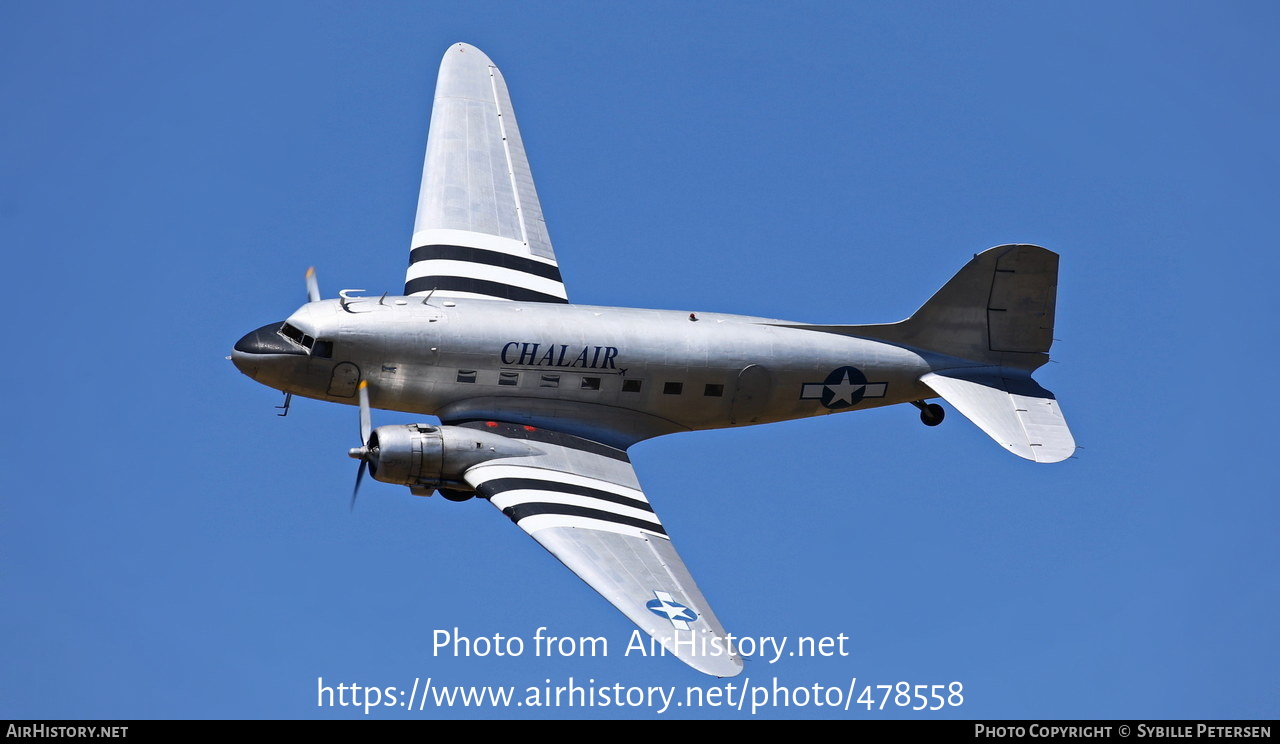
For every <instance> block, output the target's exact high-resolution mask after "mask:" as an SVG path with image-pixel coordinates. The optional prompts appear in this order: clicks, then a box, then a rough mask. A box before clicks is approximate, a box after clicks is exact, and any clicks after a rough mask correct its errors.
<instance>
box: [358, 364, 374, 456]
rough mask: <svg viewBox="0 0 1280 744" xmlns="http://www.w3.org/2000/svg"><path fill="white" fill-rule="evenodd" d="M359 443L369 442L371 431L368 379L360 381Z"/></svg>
mask: <svg viewBox="0 0 1280 744" xmlns="http://www.w3.org/2000/svg"><path fill="white" fill-rule="evenodd" d="M359 392H360V444H362V445H368V444H369V435H370V434H371V433H372V432H373V424H372V423H371V421H370V415H369V381H368V380H361V381H360V387H359Z"/></svg>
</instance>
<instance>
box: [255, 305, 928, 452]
mask: <svg viewBox="0 0 1280 744" xmlns="http://www.w3.org/2000/svg"><path fill="white" fill-rule="evenodd" d="M783 323H784V322H783V321H778V320H770V319H765V318H753V317H745V316H737V315H723V314H712V313H697V314H695V315H690V314H689V313H687V312H677V311H665V310H640V309H631V308H617V307H592V306H583V305H567V304H551V303H520V302H506V301H499V300H484V299H464V298H455V299H435V300H429V301H428V302H427V303H424V302H423V301H422V298H420V297H384V298H382V299H378V298H365V297H362V298H359V299H355V300H337V299H335V300H324V301H320V302H312V303H308V304H306V305H304V306H303V307H302V308H300V309H299V310H298V311H297V312H296V313H294V314H293V315H292V316H291V317H290V318H289V319H288V321H286V325H285V326H284V327H285V328H286V329H288V330H287V334H285V335H291V336H293V337H294V338H295V339H296V342H291V341H289V340H287V339H286V338H285V337H284V336H283V335H280V334H275V335H276V336H277V337H276V338H272V335H273V331H272V329H271V327H270V326H265V327H264V328H263V329H259V331H256V332H255V334H258V335H257V336H256V337H255V335H254V334H249V335H248V336H246V337H245V338H244V339H241V342H240V343H238V344H237V345H236V351H235V353H234V354H233V358H234V359H235V361H236V364H237V365H238V366H239V367H240V368H241V369H242V370H243V371H244V372H245V373H246V374H249V375H250V376H251V377H254V378H255V379H257V380H258V381H260V382H262V383H264V384H267V385H270V386H271V387H274V388H277V389H279V390H282V391H285V392H289V393H293V394H294V395H299V396H305V397H309V398H317V399H320V400H327V401H332V402H337V403H346V404H350V405H354V404H355V403H356V397H355V390H356V388H355V386H356V384H357V383H358V382H359V381H360V380H368V381H369V387H370V393H371V401H372V404H373V406H374V407H377V408H386V409H392V410H397V411H406V412H410V413H422V414H430V415H436V416H439V417H440V418H442V419H443V420H445V421H463V420H476V419H486V418H498V419H501V420H504V421H509V422H513V423H528V424H531V425H538V426H554V427H555V428H558V429H559V430H562V431H566V432H568V433H573V434H577V435H580V436H587V437H595V438H597V440H599V441H608V442H610V443H613V444H615V445H617V446H626V445H627V444H630V443H631V442H634V441H638V440H640V439H644V438H648V437H652V436H658V435H660V434H667V433H671V432H676V431H688V430H697V429H715V428H722V427H729V426H744V425H748V424H757V423H765V422H769V421H782V420H788V419H796V418H806V417H810V416H817V415H822V414H827V413H835V412H839V411H844V410H860V409H865V408H873V407H877V406H882V405H892V404H896V403H903V402H906V401H912V400H918V399H921V398H927V397H933V395H934V393H932V391H930V390H929V389H928V388H926V387H924V386H923V385H922V384H920V383H919V378H920V377H921V375H923V374H924V373H926V372H928V371H929V369H930V365H929V363H928V361H927V360H926V359H925V358H924V357H922V356H921V355H920V354H917V353H915V352H913V351H911V350H908V349H905V348H902V347H899V346H894V345H891V344H885V343H881V342H876V341H870V340H866V339H861V338H854V337H849V336H842V335H836V334H830V333H823V332H819V331H810V330H803V329H797V328H788V327H781V325H782V324H783ZM255 339H256V340H255ZM268 342H269V343H268ZM255 344H256V346H255ZM264 344H266V345H264ZM255 350H256V351H255ZM281 351H284V352H286V353H272V352H281Z"/></svg>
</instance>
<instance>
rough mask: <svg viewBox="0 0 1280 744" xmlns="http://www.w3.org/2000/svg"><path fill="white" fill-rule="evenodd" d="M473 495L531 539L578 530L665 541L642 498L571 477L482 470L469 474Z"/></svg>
mask: <svg viewBox="0 0 1280 744" xmlns="http://www.w3.org/2000/svg"><path fill="white" fill-rule="evenodd" d="M472 472H473V473H474V474H475V476H477V478H478V479H479V478H482V479H483V480H477V482H476V492H477V493H478V494H480V496H482V497H484V498H486V499H488V500H489V501H490V502H491V503H492V504H493V505H494V506H496V507H498V508H499V509H501V510H502V513H503V514H505V515H507V517H508V518H509V519H510V520H511V521H513V522H515V523H516V524H518V525H520V528H521V529H523V530H524V531H525V532H528V533H530V534H533V533H534V532H537V531H538V530H541V529H546V528H548V527H578V528H583V529H593V530H603V531H606V532H617V533H620V534H624V535H632V536H637V537H640V536H643V535H644V534H645V533H648V534H652V535H660V536H663V537H666V535H667V531H666V530H665V529H663V527H662V523H661V522H660V521H659V520H658V515H657V514H654V512H653V508H652V507H651V506H649V501H648V499H646V498H645V496H644V492H643V491H640V490H637V489H634V488H628V487H626V486H620V485H618V484H616V483H610V482H608V481H604V480H600V479H598V478H592V477H589V476H585V475H578V474H575V473H565V472H559V471H552V470H544V469H542V468H531V467H525V466H519V465H492V466H482V467H480V468H477V469H475V470H474V471H472Z"/></svg>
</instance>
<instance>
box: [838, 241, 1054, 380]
mask: <svg viewBox="0 0 1280 744" xmlns="http://www.w3.org/2000/svg"><path fill="white" fill-rule="evenodd" d="M1057 297H1058V254H1056V253H1054V252H1053V251H1048V250H1045V249H1044V248H1041V247H1039V246H1035V245H1002V246H999V247H997V248H992V249H990V250H987V251H983V252H982V253H979V254H978V255H976V256H974V257H973V260H971V261H970V262H969V263H968V264H966V265H965V267H964V268H963V269H960V271H959V272H958V273H957V274H956V275H955V276H953V277H952V278H951V281H949V282H947V283H946V284H945V285H943V287H942V289H940V290H938V291H937V292H936V293H934V295H933V297H930V298H929V301H928V302H926V303H924V305H922V306H921V307H920V309H919V310H917V311H916V312H915V314H914V315H912V316H911V317H910V318H907V319H906V320H904V321H901V322H898V323H889V324H884V325H863V326H842V331H841V332H842V333H844V334H846V335H850V336H862V337H864V338H871V339H876V340H879V341H888V342H889V343H892V344H898V345H901V346H912V347H915V348H918V349H922V350H927V351H932V352H937V353H941V354H946V355H948V356H953V357H960V358H961V359H967V360H971V361H975V362H980V363H982V364H990V365H997V366H1002V367H1015V368H1018V369H1024V370H1027V371H1028V372H1030V371H1031V370H1034V369H1036V368H1037V367H1039V366H1040V365H1042V364H1044V363H1045V362H1047V361H1049V356H1048V351H1049V347H1050V346H1051V345H1052V344H1053V313H1054V306H1055V305H1056V304H1057Z"/></svg>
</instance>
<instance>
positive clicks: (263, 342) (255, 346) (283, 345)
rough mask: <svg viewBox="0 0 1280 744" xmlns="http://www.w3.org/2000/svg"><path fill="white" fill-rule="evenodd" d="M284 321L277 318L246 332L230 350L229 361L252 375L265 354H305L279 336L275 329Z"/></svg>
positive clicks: (278, 328)
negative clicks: (272, 321)
mask: <svg viewBox="0 0 1280 744" xmlns="http://www.w3.org/2000/svg"><path fill="white" fill-rule="evenodd" d="M283 323H284V321H282V320H278V321H276V322H274V323H268V324H266V325H264V326H263V327H261V328H259V329H257V330H254V331H250V332H248V333H246V334H245V335H244V336H243V337H242V338H241V339H240V340H239V341H237V342H236V345H235V347H234V348H233V349H232V350H231V362H232V364H234V365H236V368H237V369H239V370H240V371H241V372H243V373H245V374H246V375H249V376H250V377H253V376H254V373H255V372H256V371H257V369H258V363H259V362H260V361H261V358H262V357H263V356H265V355H278V354H290V355H297V356H306V355H307V354H306V352H305V351H303V350H302V349H300V348H298V347H297V346H295V345H293V344H291V343H289V342H288V341H286V340H284V339H283V338H281V337H280V334H279V333H276V331H278V330H280V326H281V325H282V324H283Z"/></svg>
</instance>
